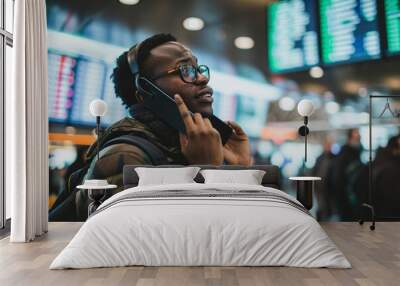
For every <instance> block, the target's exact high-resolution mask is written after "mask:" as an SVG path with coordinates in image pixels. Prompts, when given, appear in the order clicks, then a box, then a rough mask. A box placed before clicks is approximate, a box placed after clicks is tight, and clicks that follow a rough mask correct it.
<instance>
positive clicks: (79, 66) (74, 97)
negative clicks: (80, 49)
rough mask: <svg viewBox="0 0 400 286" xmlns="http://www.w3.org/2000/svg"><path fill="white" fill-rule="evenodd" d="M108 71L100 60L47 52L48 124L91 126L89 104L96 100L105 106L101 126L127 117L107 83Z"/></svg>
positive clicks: (93, 121)
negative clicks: (106, 107)
mask: <svg viewBox="0 0 400 286" xmlns="http://www.w3.org/2000/svg"><path fill="white" fill-rule="evenodd" d="M112 69H113V66H109V65H107V64H105V63H104V62H102V61H100V60H94V59H89V58H83V57H80V56H69V55H65V54H63V53H61V52H57V51H52V50H51V51H49V53H48V73H49V75H48V76H49V81H48V91H49V99H48V113H49V121H50V122H54V123H63V124H76V125H87V126H94V125H95V124H96V119H95V118H94V117H93V116H92V115H91V114H90V112H89V104H90V102H91V101H92V100H93V99H96V98H101V99H103V100H104V101H105V102H106V103H107V105H108V111H107V113H106V115H105V116H104V118H103V120H102V124H103V125H105V126H108V125H111V124H112V123H114V122H116V121H118V120H120V119H122V118H124V117H125V116H127V114H128V112H127V110H126V109H125V108H124V106H123V105H122V101H121V100H120V99H118V98H117V97H116V96H115V93H114V87H113V83H112V81H111V79H110V75H111V71H112Z"/></svg>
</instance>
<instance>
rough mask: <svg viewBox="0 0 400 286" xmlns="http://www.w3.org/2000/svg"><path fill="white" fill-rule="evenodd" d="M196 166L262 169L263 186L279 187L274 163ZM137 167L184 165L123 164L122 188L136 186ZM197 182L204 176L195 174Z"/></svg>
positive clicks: (174, 166) (222, 168)
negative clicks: (263, 173) (263, 172)
mask: <svg viewBox="0 0 400 286" xmlns="http://www.w3.org/2000/svg"><path fill="white" fill-rule="evenodd" d="M191 166H197V167H200V168H201V169H218V170H254V169H256V170H264V171H265V175H264V177H263V179H262V182H261V184H262V185H263V186H265V187H271V188H276V189H280V188H281V176H280V170H279V167H278V166H275V165H253V166H249V167H247V166H239V165H223V166H214V165H191ZM137 167H148V168H177V167H185V166H183V165H159V166H150V165H125V166H124V170H123V184H124V189H128V188H132V187H136V186H137V185H138V182H139V177H138V175H137V173H136V171H135V168H137ZM194 180H195V181H196V182H197V183H204V178H203V176H202V175H201V174H200V172H199V173H198V174H197V176H196V178H195V179H194Z"/></svg>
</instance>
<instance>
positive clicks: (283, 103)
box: [279, 96, 296, 111]
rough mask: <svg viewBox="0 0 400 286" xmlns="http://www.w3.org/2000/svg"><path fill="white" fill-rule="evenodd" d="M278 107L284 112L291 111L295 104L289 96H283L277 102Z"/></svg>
mask: <svg viewBox="0 0 400 286" xmlns="http://www.w3.org/2000/svg"><path fill="white" fill-rule="evenodd" d="M279 107H280V109H282V110H284V111H292V110H293V109H294V108H295V107H296V102H295V101H294V99H293V98H291V97H289V96H284V97H282V98H281V99H280V100H279Z"/></svg>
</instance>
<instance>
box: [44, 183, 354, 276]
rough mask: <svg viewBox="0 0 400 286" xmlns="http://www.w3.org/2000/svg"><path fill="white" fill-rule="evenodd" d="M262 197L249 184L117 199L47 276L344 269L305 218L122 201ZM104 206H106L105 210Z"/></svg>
mask: <svg viewBox="0 0 400 286" xmlns="http://www.w3.org/2000/svg"><path fill="white" fill-rule="evenodd" d="M175 189H177V190H192V191H193V190H199V191H202V190H203V191H204V190H205V189H213V190H220V191H224V190H229V191H232V190H237V191H239V190H262V191H265V192H268V193H270V194H276V195H280V196H284V197H286V198H288V199H290V200H291V201H293V202H296V203H298V202H297V201H296V200H295V199H294V198H293V197H291V196H289V195H287V194H285V193H284V192H282V191H279V190H276V189H273V188H267V187H263V186H254V185H238V184H196V183H193V184H176V185H165V186H142V187H135V188H131V189H128V190H125V191H123V192H120V193H118V194H116V195H114V196H113V197H111V198H110V199H108V200H107V201H105V202H104V203H103V204H102V205H101V206H100V207H99V209H103V211H100V212H99V213H97V214H96V215H94V216H93V217H90V218H89V219H88V221H86V222H85V223H84V224H83V225H82V227H81V229H80V230H79V231H78V233H77V234H76V235H75V237H74V238H73V239H72V241H71V242H70V243H69V244H68V245H67V246H66V247H65V249H64V250H63V251H62V252H61V253H60V254H59V255H58V256H57V257H56V259H55V260H54V261H53V262H52V264H51V265H50V269H64V268H92V267H114V266H128V265H145V266H196V265H197V266H211V265H213V266H293V267H331V268H350V267H351V265H350V263H349V262H348V260H347V259H346V258H345V257H344V255H343V253H342V252H341V251H340V250H339V249H338V248H337V247H336V245H335V244H334V243H333V242H332V241H331V239H330V238H329V237H328V236H327V234H326V233H325V232H324V230H323V229H322V228H321V226H320V225H319V224H318V222H317V221H316V220H315V219H314V218H313V217H312V216H310V215H308V214H306V213H304V212H302V211H300V210H299V209H296V208H295V207H293V206H290V205H288V204H282V203H279V202H274V201H266V200H262V199H255V198H249V199H246V198H239V199H238V198H204V197H203V198H188V197H186V198H181V199H180V198H168V199H166V198H162V199H161V198H160V199H158V198H152V199H143V200H132V201H121V202H119V203H116V204H113V203H114V202H115V201H116V200H118V199H119V198H121V197H122V196H125V195H129V194H130V193H132V192H145V191H156V190H159V191H163V190H175ZM107 206H108V207H107Z"/></svg>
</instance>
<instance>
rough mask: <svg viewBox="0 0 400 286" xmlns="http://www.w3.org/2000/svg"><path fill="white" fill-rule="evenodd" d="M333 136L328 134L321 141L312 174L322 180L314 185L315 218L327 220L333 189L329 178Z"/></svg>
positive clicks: (333, 155) (329, 215) (329, 214)
mask: <svg viewBox="0 0 400 286" xmlns="http://www.w3.org/2000/svg"><path fill="white" fill-rule="evenodd" d="M334 143H335V141H334V138H333V137H332V136H330V135H328V136H327V137H326V138H325V141H324V143H323V148H324V149H323V151H322V154H321V155H320V156H319V157H318V158H317V160H316V163H315V166H314V168H313V169H312V175H313V176H316V177H321V178H322V181H321V182H320V183H318V184H316V185H315V195H316V198H317V202H318V210H317V219H318V220H319V221H321V220H322V221H324V220H325V221H326V220H329V219H330V217H331V215H332V208H333V206H332V203H333V194H332V193H333V189H332V185H331V183H332V180H330V179H329V176H330V175H331V170H332V162H333V160H334V159H335V158H336V155H335V154H333V153H332V145H333V144H334Z"/></svg>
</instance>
